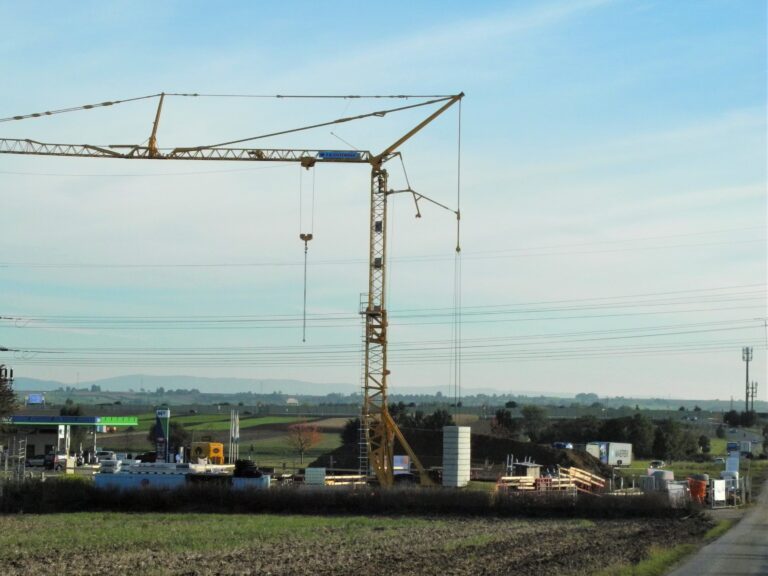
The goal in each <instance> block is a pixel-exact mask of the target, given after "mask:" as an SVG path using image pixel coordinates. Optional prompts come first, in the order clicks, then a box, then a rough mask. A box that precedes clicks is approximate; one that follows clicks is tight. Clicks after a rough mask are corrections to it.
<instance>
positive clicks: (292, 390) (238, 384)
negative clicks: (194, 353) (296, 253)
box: [14, 374, 359, 396]
mask: <svg viewBox="0 0 768 576" xmlns="http://www.w3.org/2000/svg"><path fill="white" fill-rule="evenodd" d="M94 385H95V386H98V387H99V388H100V389H101V391H103V392H128V391H129V390H133V391H135V392H139V391H140V390H142V389H144V390H147V391H154V390H156V389H157V388H164V389H166V390H178V389H179V388H181V389H185V390H191V389H197V390H199V391H200V392H205V393H224V394H236V393H240V392H253V393H254V394H271V393H273V392H281V393H283V394H296V395H302V396H304V395H306V396H325V395H326V394H333V393H340V394H352V393H354V392H357V391H358V390H359V388H358V387H357V386H355V385H353V384H338V383H317V382H305V381H302V380H281V379H260V380H256V379H249V378H202V377H199V376H182V375H179V376H153V375H148V374H130V375H126V376H115V377H113V378H102V379H100V380H89V381H83V382H79V383H78V384H76V385H73V384H67V383H64V382H58V381H55V380H37V379H35V378H23V377H20V378H16V379H15V380H14V388H15V389H16V390H18V391H22V390H35V391H41V392H46V391H50V390H56V389H58V388H66V387H67V386H76V387H77V388H90V387H91V386H94Z"/></svg>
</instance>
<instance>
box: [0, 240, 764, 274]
mask: <svg viewBox="0 0 768 576" xmlns="http://www.w3.org/2000/svg"><path fill="white" fill-rule="evenodd" d="M764 242H765V240H764V239H755V240H737V241H724V242H701V243H692V244H667V245H666V246H635V247H626V248H618V249H605V250H590V251H572V250H564V251H559V252H546V253H545V252H536V250H537V249H536V248H530V249H528V250H529V252H520V253H517V254H509V253H501V252H499V253H493V254H489V253H487V252H482V253H480V252H477V253H474V252H470V253H464V251H462V257H466V258H468V259H469V260H472V261H481V260H504V259H510V258H528V257H536V258H538V257H541V256H579V255H588V254H606V253H623V252H639V251H646V250H670V249H673V248H695V247H700V246H723V245H736V244H754V243H764ZM520 250H522V249H520ZM452 259H455V255H454V256H447V255H445V254H432V255H419V256H399V257H397V258H395V259H394V261H397V262H401V263H410V264H420V263H424V262H441V261H450V260H452ZM362 262H365V260H364V259H360V258H339V259H326V260H317V261H315V262H314V263H313V264H311V265H312V266H344V265H353V264H355V265H356V264H360V263H362ZM301 265H302V263H301V262H300V261H254V262H217V263H213V262H200V263H179V262H162V263H154V264H153V263H135V264H125V263H120V264H112V263H104V262H92V263H75V262H70V263H49V262H0V268H30V269H32V268H50V269H68V268H75V269H76V268H82V269H89V268H93V269H99V268H103V269H121V268H126V269H130V268H169V269H172V268H201V269H204V268H212V269H215V268H256V267H270V266H272V267H289V266H301Z"/></svg>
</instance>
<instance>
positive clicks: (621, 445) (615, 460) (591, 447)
mask: <svg viewBox="0 0 768 576" xmlns="http://www.w3.org/2000/svg"><path fill="white" fill-rule="evenodd" d="M587 453H589V454H591V455H592V456H594V457H595V458H597V459H598V460H600V462H602V463H603V464H607V465H608V466H629V465H630V464H632V444H627V443H625V442H589V443H588V444H587Z"/></svg>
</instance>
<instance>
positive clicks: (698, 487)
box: [688, 478, 707, 504]
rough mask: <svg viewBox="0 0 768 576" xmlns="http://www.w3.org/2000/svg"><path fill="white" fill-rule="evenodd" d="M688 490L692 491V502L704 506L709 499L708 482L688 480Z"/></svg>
mask: <svg viewBox="0 0 768 576" xmlns="http://www.w3.org/2000/svg"><path fill="white" fill-rule="evenodd" d="M688 488H690V490H691V500H693V501H694V502H697V503H699V504H704V500H705V499H706V498H707V481H706V480H694V479H693V478H688Z"/></svg>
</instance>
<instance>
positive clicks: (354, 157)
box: [0, 138, 374, 167]
mask: <svg viewBox="0 0 768 576" xmlns="http://www.w3.org/2000/svg"><path fill="white" fill-rule="evenodd" d="M122 149H127V150H125V151H123V150H122ZM0 154H29V155H37V156H73V157H79V156H81V157H87V158H113V159H139V158H140V159H143V160H232V161H245V162H253V161H262V162H300V163H302V164H303V165H307V167H309V166H312V165H313V164H315V163H318V162H324V163H325V162H328V163H352V164H369V163H370V162H371V160H372V159H373V158H374V155H373V154H371V153H370V152H368V151H364V150H312V149H292V148H282V149H280V148H278V149H273V148H174V149H170V150H168V151H165V152H161V153H160V154H158V155H157V156H151V155H150V154H149V149H148V148H147V147H144V146H130V145H121V146H95V145H92V144H57V143H49V142H38V141H36V140H29V139H24V140H21V139H14V138H1V139H0Z"/></svg>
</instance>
